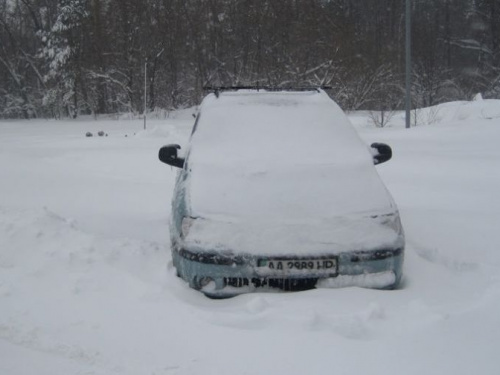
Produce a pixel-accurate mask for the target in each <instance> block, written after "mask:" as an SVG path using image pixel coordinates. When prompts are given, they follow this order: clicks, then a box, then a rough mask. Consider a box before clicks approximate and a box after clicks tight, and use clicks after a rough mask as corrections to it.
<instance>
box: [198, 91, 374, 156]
mask: <svg viewBox="0 0 500 375" xmlns="http://www.w3.org/2000/svg"><path fill="white" fill-rule="evenodd" d="M191 144H192V152H191V154H192V155H190V159H191V162H209V163H211V164H213V163H215V164H225V163H228V162H229V163H231V164H234V163H238V162H243V163H248V162H261V163H265V164H267V163H280V162H282V163H293V164H310V163H313V164H314V163H332V162H344V163H345V162H356V161H357V162H360V160H364V161H365V162H367V160H368V159H369V156H368V152H367V150H366V147H365V145H364V144H363V143H362V142H361V141H360V139H359V137H358V135H357V133H356V132H355V130H354V129H353V128H352V126H351V125H350V123H349V120H348V119H347V117H346V116H345V114H344V112H343V111H342V110H341V109H340V107H339V106H338V105H337V104H336V103H335V102H334V101H333V100H331V99H330V98H329V97H328V95H327V94H326V93H325V92H324V91H321V90H318V91H300V92H294V91H284V92H275V91H272V92H269V91H265V90H259V91H256V90H239V91H236V92H222V93H220V94H219V95H218V96H216V95H214V94H211V95H208V96H207V97H206V98H205V99H204V100H203V103H202V105H201V108H200V118H199V120H198V124H197V127H196V129H195V131H194V133H193V136H192V139H191Z"/></svg>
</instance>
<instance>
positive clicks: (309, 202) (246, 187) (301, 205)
mask: <svg viewBox="0 0 500 375" xmlns="http://www.w3.org/2000/svg"><path fill="white" fill-rule="evenodd" d="M200 113H201V117H200V119H199V121H198V124H197V127H196V129H195V131H194V133H193V136H192V139H191V149H190V150H189V152H188V159H187V163H188V169H189V171H190V173H189V178H188V181H187V183H188V184H189V189H188V191H189V206H190V212H191V216H192V217H197V218H202V219H204V220H203V221H198V223H197V225H196V226H195V227H194V228H193V231H192V232H191V233H192V236H195V233H198V234H197V236H199V238H197V239H196V240H195V241H197V242H200V241H208V242H210V236H211V235H208V236H207V233H214V234H215V236H214V238H213V240H214V241H215V240H216V239H217V237H218V236H219V238H227V237H228V236H227V232H231V233H233V234H234V233H236V232H237V234H236V235H234V236H233V240H234V244H233V245H235V246H237V245H238V244H239V246H238V247H239V248H241V247H242V246H244V245H243V243H246V244H247V245H248V246H246V247H248V249H247V250H251V249H250V248H253V247H257V248H262V247H261V246H260V245H259V244H256V243H255V241H254V238H255V237H256V236H257V237H260V238H261V239H263V240H264V242H274V243H276V241H277V239H280V241H282V242H283V241H284V243H283V244H281V245H280V246H277V248H282V247H283V246H286V247H287V248H290V247H291V246H294V244H295V245H300V244H301V243H303V242H309V243H311V242H312V241H314V242H318V241H319V242H325V243H327V244H328V246H330V248H331V246H332V244H335V243H342V244H343V245H345V242H346V241H347V240H348V238H352V237H356V236H359V234H356V233H354V232H356V230H358V231H359V230H360V229H362V230H363V232H364V234H363V236H367V241H364V242H363V243H364V244H366V243H367V242H372V243H373V241H375V240H376V241H378V242H391V241H392V242H393V241H394V239H395V236H394V231H392V234H390V233H389V232H390V231H389V232H387V231H384V230H382V231H377V229H376V228H375V227H374V226H376V227H377V228H378V227H380V224H377V223H375V222H374V221H373V220H367V219H365V218H367V217H370V216H376V215H380V214H388V213H389V214H390V213H394V212H395V211H396V210H395V206H394V204H393V201H392V198H391V197H390V195H389V194H388V192H387V190H386V189H385V187H384V185H383V184H382V182H381V180H380V178H379V176H378V174H377V172H376V170H375V168H374V166H373V161H372V158H371V155H370V153H369V152H368V147H367V146H366V145H365V144H364V143H363V142H362V141H361V140H360V139H359V137H358V135H357V133H356V132H355V130H354V129H353V128H352V126H351V124H350V123H349V120H348V119H347V118H346V116H345V114H344V113H343V112H342V110H341V109H340V108H339V107H338V106H337V105H336V104H335V103H334V102H333V101H332V100H331V99H330V98H328V96H327V95H326V94H325V93H323V92H321V93H317V92H305V93H270V92H263V93H262V92H260V93H256V92H243V93H242V92H237V93H222V94H221V95H220V97H219V98H215V96H209V97H207V98H206V99H205V100H204V102H203V104H202V108H201V111H200ZM346 217H349V218H350V219H345V218H346ZM200 223H204V224H203V225H204V228H201V227H200V226H201V224H200ZM339 228H343V229H342V231H340V229H339ZM220 231H223V232H224V233H226V234H225V235H222V234H221V232H220ZM340 232H342V233H346V234H347V235H345V236H344V237H345V238H344V239H339V236H340ZM372 232H373V233H372ZM202 233H205V234H203V235H202ZM381 233H382V234H383V233H385V235H387V234H389V236H388V237H387V236H385V237H384V238H378V237H377V236H380V235H381ZM374 236H375V237H377V238H373V237H374ZM202 237H203V238H202ZM396 237H397V236H396ZM230 242H233V241H232V240H231V241H230ZM378 242H377V243H378ZM294 247H301V246H294ZM320 248H321V246H319V247H318V249H320Z"/></svg>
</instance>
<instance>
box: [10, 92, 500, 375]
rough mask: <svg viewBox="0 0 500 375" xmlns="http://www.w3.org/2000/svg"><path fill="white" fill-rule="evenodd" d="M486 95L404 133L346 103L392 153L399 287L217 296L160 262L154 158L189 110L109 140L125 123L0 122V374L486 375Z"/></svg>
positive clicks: (497, 208)
mask: <svg viewBox="0 0 500 375" xmlns="http://www.w3.org/2000/svg"><path fill="white" fill-rule="evenodd" d="M485 102H487V103H488V104H487V106H488V107H487V108H488V111H490V110H491V112H487V111H486V109H485V107H481V108H482V109H480V108H479V107H478V108H475V107H474V106H475V105H478V106H479V104H476V103H472V104H470V107H464V106H463V105H462V104H460V103H455V104H450V105H449V108H448V107H446V106H443V108H448V109H447V110H449V111H450V113H451V112H454V113H463V112H461V111H463V110H464V108H468V109H467V111H466V112H467V114H468V115H467V116H466V118H464V117H463V116H458V117H453V118H451V119H450V118H449V117H448V120H446V119H443V121H442V122H440V123H439V124H436V125H438V126H423V127H416V128H412V129H410V130H405V129H403V127H404V122H403V120H402V119H397V118H396V119H395V120H394V121H395V124H394V126H393V127H391V128H387V129H386V128H384V129H374V128H368V127H367V126H366V124H367V123H368V122H369V119H368V117H366V116H363V115H356V123H357V125H356V126H357V128H358V130H359V133H360V135H361V137H362V138H363V139H365V140H366V142H367V143H369V142H372V141H381V142H387V143H389V144H390V145H391V146H392V147H393V151H394V158H393V160H391V161H390V162H388V163H385V164H382V165H380V166H379V167H377V169H378V171H379V173H380V175H381V177H382V179H383V180H384V182H385V184H386V185H387V187H388V189H389V190H390V192H391V194H392V195H393V196H394V198H395V200H396V202H397V204H398V207H399V209H400V212H401V215H402V220H403V225H404V228H405V231H406V238H407V248H406V259H405V278H404V281H403V286H402V287H401V289H399V290H396V291H377V290H365V289H359V288H346V289H336V290H324V289H322V290H313V291H308V292H301V293H292V294H283V293H281V294H280V293H277V294H259V293H257V294H251V295H243V296H240V297H236V298H233V299H229V300H215V301H214V300H209V299H207V298H205V297H204V296H203V295H201V294H200V293H198V292H196V291H194V290H191V289H189V288H188V287H187V286H186V285H185V283H184V282H182V281H181V280H180V279H178V278H177V277H176V276H175V271H174V270H173V269H172V267H171V257H170V254H169V249H168V218H169V213H170V199H171V194H172V187H173V183H174V179H175V173H176V171H175V170H174V169H173V168H170V167H167V166H165V165H164V164H161V163H160V162H158V160H157V153H158V148H159V147H160V146H161V145H163V144H167V143H181V144H185V143H186V140H187V138H188V137H189V133H190V127H191V126H192V122H193V121H191V122H190V123H188V121H187V120H167V121H165V122H160V121H158V122H157V123H155V124H154V125H155V126H158V127H159V128H162V129H164V130H166V131H165V133H164V134H158V136H156V137H153V136H151V137H130V136H129V137H124V134H133V133H134V132H140V131H141V129H142V121H140V120H137V121H128V122H127V121H118V122H114V121H96V122H94V121H31V122H27V121H16V122H0V181H1V183H0V373H2V374H9V375H25V374H33V373H36V374H39V375H45V374H47V375H53V374H61V373H64V374H86V375H91V374H93V375H109V374H131V375H136V374H148V375H153V374H154V375H166V374H206V373H210V374H211V373H214V374H220V375H226V374H227V375H229V374H231V375H232V374H242V373H248V374H267V373H286V374H290V375H293V374H304V373H311V374H316V373H320V372H332V371H334V372H335V371H336V372H339V373H342V374H365V373H369V374H374V375H377V374H384V375H385V374H401V373H404V374H410V375H412V374H415V375H416V374H418V375H421V374H429V373H431V374H433V373H436V374H453V375H462V374H463V375H465V374H470V373H477V374H486V375H496V374H497V373H498V368H499V360H498V353H497V352H498V347H499V346H500V326H499V324H498V317H499V316H500V252H499V251H498V249H499V248H500V232H499V231H498V228H497V227H498V223H500V198H499V194H498V191H500V175H499V173H498V171H499V170H500V165H499V164H500V148H499V147H498V141H497V140H498V139H500V118H498V117H495V116H494V114H495V113H498V112H495V111H497V110H498V111H500V105H499V103H498V102H489V101H485ZM483 104H484V103H483ZM462 107H464V108H462ZM483 114H487V116H483ZM101 129H102V130H104V131H105V132H106V133H108V134H109V136H108V137H93V138H86V137H85V136H84V134H85V132H86V131H96V130H101ZM172 134H174V136H175V137H176V139H170V136H171V135H172ZM263 136H265V134H263Z"/></svg>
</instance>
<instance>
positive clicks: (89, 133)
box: [85, 132, 94, 137]
mask: <svg viewBox="0 0 500 375" xmlns="http://www.w3.org/2000/svg"><path fill="white" fill-rule="evenodd" d="M85 136H86V137H93V136H94V134H92V133H91V132H87V133H85Z"/></svg>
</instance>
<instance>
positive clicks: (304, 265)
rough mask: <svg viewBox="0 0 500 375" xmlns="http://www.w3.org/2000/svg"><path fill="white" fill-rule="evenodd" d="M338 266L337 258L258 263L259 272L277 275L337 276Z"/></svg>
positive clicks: (265, 260)
mask: <svg viewBox="0 0 500 375" xmlns="http://www.w3.org/2000/svg"><path fill="white" fill-rule="evenodd" d="M337 265H338V262H337V258H321V259H317V258H316V259H260V260H259V261H258V266H259V271H261V272H265V273H266V274H275V275H279V274H286V275H292V274H293V275H295V274H315V275H335V274H336V273H337Z"/></svg>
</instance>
